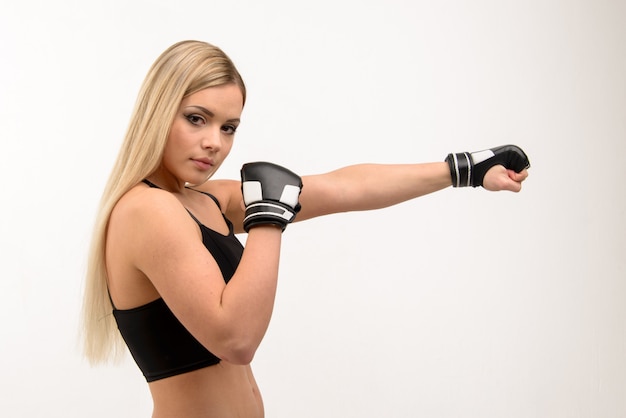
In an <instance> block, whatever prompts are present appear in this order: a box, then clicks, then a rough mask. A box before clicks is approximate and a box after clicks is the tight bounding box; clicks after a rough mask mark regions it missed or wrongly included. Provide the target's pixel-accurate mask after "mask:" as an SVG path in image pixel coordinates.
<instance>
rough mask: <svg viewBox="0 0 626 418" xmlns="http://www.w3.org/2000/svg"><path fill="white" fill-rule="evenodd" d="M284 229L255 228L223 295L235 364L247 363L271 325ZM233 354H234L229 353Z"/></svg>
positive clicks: (223, 309) (227, 339)
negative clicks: (282, 230)
mask: <svg viewBox="0 0 626 418" xmlns="http://www.w3.org/2000/svg"><path fill="white" fill-rule="evenodd" d="M280 243H281V231H280V229H279V228H277V227H273V226H264V227H256V228H252V229H251V230H250V232H249V235H248V238H247V241H246V248H245V250H244V253H243V256H242V259H241V262H240V263H239V266H238V268H237V271H236V272H235V275H234V276H233V277H232V279H231V280H230V281H229V283H228V284H227V285H226V287H225V288H224V291H223V293H222V298H221V309H222V313H223V315H224V316H223V317H224V318H225V319H227V322H226V324H225V325H224V327H223V329H224V330H225V332H226V333H227V335H225V336H224V340H225V341H227V345H228V346H229V349H228V352H229V353H232V354H231V356H232V357H231V358H225V360H228V361H231V362H234V363H247V362H248V361H249V360H251V359H252V356H253V355H254V352H255V351H256V349H257V347H258V346H259V344H260V343H261V340H262V339H263V336H264V335H265V332H266V330H267V327H268V325H269V322H270V319H271V316H272V310H273V308H274V300H275V297H276V287H277V279H278V265H279V258H280ZM229 357H230V356H229Z"/></svg>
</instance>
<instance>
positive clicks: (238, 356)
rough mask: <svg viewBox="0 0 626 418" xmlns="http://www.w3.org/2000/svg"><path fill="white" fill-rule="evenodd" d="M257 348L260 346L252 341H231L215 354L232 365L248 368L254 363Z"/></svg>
mask: <svg viewBox="0 0 626 418" xmlns="http://www.w3.org/2000/svg"><path fill="white" fill-rule="evenodd" d="M257 348H258V344H255V343H254V342H251V341H231V342H230V343H228V344H225V345H224V346H223V347H222V349H221V350H219V352H218V353H215V354H216V355H217V357H219V358H220V359H222V360H224V361H227V362H229V363H231V364H236V365H239V366H247V365H249V364H250V363H252V360H253V359H254V355H255V354H256V350H257Z"/></svg>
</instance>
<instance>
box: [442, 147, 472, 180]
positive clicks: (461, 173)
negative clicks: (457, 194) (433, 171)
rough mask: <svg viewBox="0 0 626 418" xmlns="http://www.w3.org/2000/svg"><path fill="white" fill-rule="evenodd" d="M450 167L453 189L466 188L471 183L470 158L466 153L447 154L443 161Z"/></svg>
mask: <svg viewBox="0 0 626 418" xmlns="http://www.w3.org/2000/svg"><path fill="white" fill-rule="evenodd" d="M445 161H446V162H447V163H448V166H449V167H450V175H451V177H452V186H453V187H468V186H471V185H472V183H471V181H472V167H473V166H474V164H473V163H472V157H471V156H470V154H469V153H467V152H459V153H456V154H452V153H450V154H448V156H447V157H446V160H445Z"/></svg>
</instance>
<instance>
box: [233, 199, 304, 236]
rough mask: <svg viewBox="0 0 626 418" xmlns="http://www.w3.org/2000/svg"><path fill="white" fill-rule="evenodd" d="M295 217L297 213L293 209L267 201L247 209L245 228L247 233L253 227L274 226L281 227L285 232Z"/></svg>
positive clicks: (249, 206) (244, 221)
mask: <svg viewBox="0 0 626 418" xmlns="http://www.w3.org/2000/svg"><path fill="white" fill-rule="evenodd" d="M294 217H295V213H294V210H293V209H292V208H289V207H287V206H285V205H281V204H279V203H276V202H272V201H267V200H265V201H260V202H256V203H252V204H250V205H248V207H246V216H245V218H244V220H243V227H244V229H245V230H246V232H247V231H248V229H249V228H250V227H251V226H253V225H263V224H273V225H279V226H281V227H282V228H283V230H284V229H285V228H286V227H287V224H288V223H290V222H291V221H292V220H293V219H294Z"/></svg>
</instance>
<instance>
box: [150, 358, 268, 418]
mask: <svg viewBox="0 0 626 418" xmlns="http://www.w3.org/2000/svg"><path fill="white" fill-rule="evenodd" d="M150 392H151V393H152V399H153V401H154V412H153V414H152V417H153V418H170V417H186V418H209V417H210V418H235V417H245V418H263V416H264V413H263V401H262V399H261V394H260V393H259V389H258V387H257V385H256V382H255V380H254V376H253V375H252V370H251V369H250V366H238V365H234V364H230V363H227V362H225V361H222V362H221V363H219V364H217V365H215V366H210V367H205V368H204V369H200V370H196V371H193V372H190V373H185V374H181V375H178V376H174V377H169V378H167V379H162V380H157V381H155V382H151V383H150Z"/></svg>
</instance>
